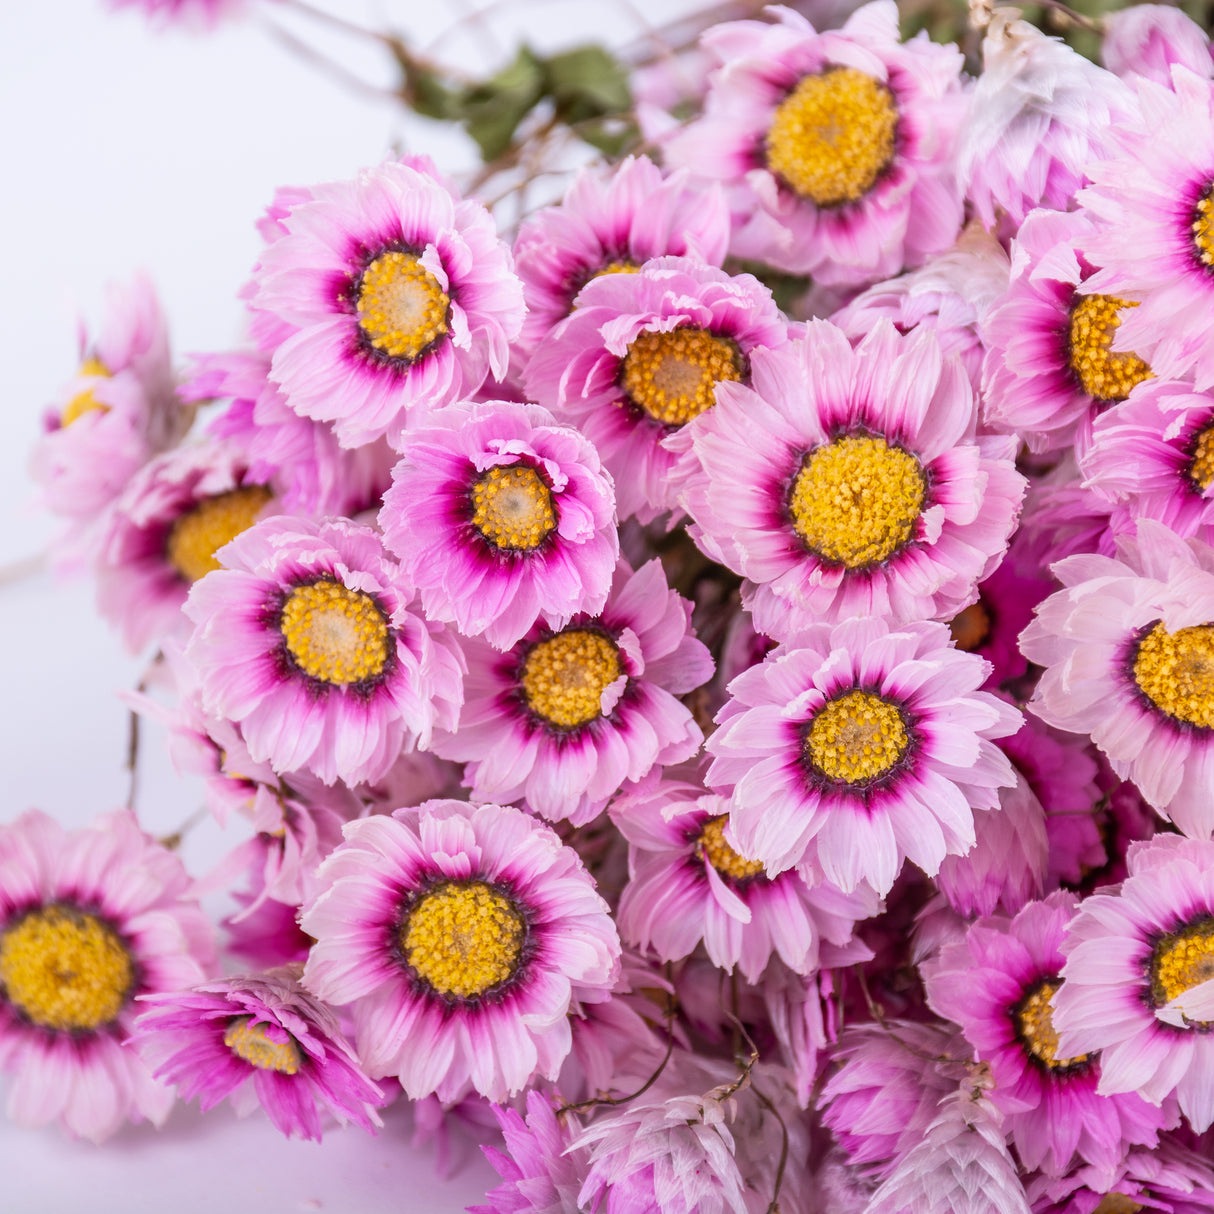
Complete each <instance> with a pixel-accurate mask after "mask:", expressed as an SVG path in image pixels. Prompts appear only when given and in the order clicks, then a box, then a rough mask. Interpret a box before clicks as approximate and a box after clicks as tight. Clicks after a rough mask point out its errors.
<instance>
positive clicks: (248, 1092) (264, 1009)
mask: <svg viewBox="0 0 1214 1214" xmlns="http://www.w3.org/2000/svg"><path fill="white" fill-rule="evenodd" d="M297 975H298V968H297V967H288V968H284V969H278V970H269V971H268V972H266V973H264V974H261V975H253V974H248V975H244V976H241V977H237V978H225V979H224V980H223V981H221V982H210V983H205V984H203V985H201V986H195V987H193V988H191V989H190V990H186V991H178V992H176V993H174V994H163V995H149V996H145V997H144V999H143V1002H144V1003H145V1004H150V1005H151V1010H150V1011H145V1012H144V1013H143V1015H142V1016H140V1017H139V1020H138V1022H137V1024H136V1027H135V1033H134V1036H133V1038H132V1045H133V1046H134V1048H135V1049H136V1050H137V1051H138V1052H139V1055H140V1056H141V1057H142V1058H143V1059H144V1061H145V1062H147V1064H148V1065H149V1066H151V1067H153V1068H155V1071H154V1073H155V1075H156V1077H157V1078H158V1079H164V1080H167V1081H168V1082H169V1083H171V1084H173V1085H174V1086H175V1087H176V1088H177V1090H178V1092H179V1094H180V1095H181V1096H182V1098H183V1099H185V1100H192V1099H193V1098H194V1097H195V1096H197V1097H198V1098H199V1099H198V1104H199V1107H200V1108H201V1110H202V1111H203V1112H204V1113H205V1112H206V1111H207V1110H208V1109H211V1108H214V1107H215V1105H217V1104H219V1102H220V1101H221V1100H225V1099H230V1100H231V1102H232V1107H233V1108H234V1109H235V1110H236V1112H237V1114H238V1115H239V1116H242V1117H243V1116H246V1115H247V1114H249V1113H251V1112H252V1111H253V1110H254V1109H255V1108H257V1107H258V1106H259V1105H260V1106H261V1107H262V1108H263V1109H264V1110H265V1112H266V1115H267V1116H268V1117H269V1118H270V1120H271V1121H272V1122H273V1123H274V1125H275V1126H276V1127H277V1128H278V1129H279V1130H280V1131H281V1132H282V1133H283V1134H285V1135H286V1136H287V1137H288V1138H293V1137H294V1138H311V1139H314V1140H315V1141H317V1142H319V1141H320V1139H321V1112H322V1110H323V1112H324V1113H326V1114H328V1115H329V1116H330V1117H332V1118H335V1119H336V1120H337V1121H338V1122H340V1123H341V1124H343V1125H344V1124H346V1123H350V1122H352V1123H353V1124H355V1125H359V1126H361V1127H362V1128H363V1129H364V1130H373V1129H374V1127H376V1126H378V1125H380V1124H381V1122H380V1119H379V1115H378V1114H377V1113H376V1112H375V1109H376V1106H378V1105H380V1104H382V1103H383V1099H384V1094H383V1092H382V1091H381V1090H380V1088H379V1087H378V1085H376V1084H374V1083H372V1082H371V1080H370V1079H368V1078H367V1076H366V1075H365V1074H364V1073H363V1070H362V1067H361V1066H360V1065H359V1062H358V1058H357V1056H356V1055H355V1053H354V1051H353V1050H352V1049H351V1048H350V1046H349V1045H348V1044H347V1042H346V1039H345V1036H344V1035H343V1034H342V1031H341V1026H340V1025H339V1024H338V1021H337V1017H336V1015H335V1014H334V1013H333V1011H332V1009H330V1008H328V1007H326V1006H325V1005H324V1004H323V1003H321V1002H320V1000H319V999H317V998H315V997H314V996H312V995H310V994H308V992H307V991H305V990H304V989H303V988H302V987H301V986H300V985H299V982H298V977H297Z"/></svg>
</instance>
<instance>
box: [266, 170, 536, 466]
mask: <svg viewBox="0 0 1214 1214" xmlns="http://www.w3.org/2000/svg"><path fill="white" fill-rule="evenodd" d="M310 194H311V197H310V198H309V199H308V200H306V201H302V202H299V203H298V204H296V205H295V206H293V207H292V208H291V209H290V210H289V211H288V212H287V213H286V215H285V217H283V218H282V219H281V220H280V223H281V226H282V227H284V228H286V234H285V235H283V236H280V237H279V238H278V239H277V240H274V241H273V242H272V243H271V244H269V245H268V246H267V247H266V249H265V250H264V251H263V252H262V255H261V263H260V265H259V267H258V269H257V271H256V283H257V286H256V290H255V292H254V294H253V296H252V299H251V301H250V302H251V305H252V306H253V307H254V308H255V309H257V310H261V311H265V312H269V313H270V314H271V315H272V316H274V317H277V318H278V319H279V320H280V321H282V322H283V323H284V324H285V325H288V326H290V327H291V329H292V330H293V332H292V333H291V336H289V337H287V338H286V340H285V341H283V342H282V344H281V345H279V346H278V348H277V349H275V350H274V351H273V363H272V366H271V370H270V378H271V379H272V380H274V382H275V383H277V384H278V385H279V386H280V387H281V388H282V390H283V392H284V393H285V395H286V397H287V402H288V403H289V404H290V406H291V408H292V409H294V410H295V411H296V412H297V413H299V414H300V415H301V416H302V417H309V418H312V419H314V420H317V421H328V422H332V423H333V428H334V431H335V432H336V434H337V437H338V439H339V440H340V441H341V442H342V443H343V444H344V445H345V446H350V447H356V446H361V445H363V444H364V443H368V442H371V441H372V440H374V439H376V438H379V437H380V436H382V435H387V437H388V438H389V440H390V441H393V442H396V441H397V440H399V438H400V435H401V434H402V432H403V431H404V429H405V428H406V426H407V424H408V422H407V417H408V415H409V413H411V412H414V411H416V410H418V409H419V408H422V407H424V408H427V409H429V408H436V407H438V406H440V405H445V404H449V403H450V402H452V401H455V400H460V399H464V398H466V397H468V396H470V395H471V394H472V393H473V392H475V391H476V389H477V388H479V387H480V385H481V383H482V382H483V381H484V379H485V377H486V376H487V375H488V374H489V373H490V372H492V374H493V376H494V378H496V379H499V380H500V379H501V378H502V377H503V376H504V375H505V373H506V365H507V356H508V352H507V345H508V343H509V342H510V341H511V340H513V339H514V338H515V337H516V336H517V335H518V331H519V327H520V326H521V324H522V320H523V312H524V306H523V293H522V287H521V284H520V283H519V280H518V279H517V278H516V277H515V276H514V273H513V271H512V269H511V257H510V251H509V249H507V248H506V246H505V245H504V244H502V243H501V241H499V240H498V238H497V233H496V230H495V228H494V225H493V220H492V217H491V216H490V215H489V213H488V212H487V211H486V210H485V208H484V207H483V206H482V205H481V204H480V203H479V202H474V201H472V200H461V199H460V198H459V197H458V196H457V195H455V194H454V193H453V192H452V190H451V189H450V187H449V186H448V185H447V183H446V182H445V181H443V180H442V179H441V178H439V177H438V176H437V174H436V173H435V172H434V170H433V166H432V165H429V164H428V163H427V162H423V161H421V160H414V161H412V162H410V163H385V164H381V165H379V166H378V167H376V168H373V169H365V170H364V171H363V172H362V173H360V174H359V176H358V177H356V178H355V179H354V180H353V181H349V182H332V183H329V184H327V185H318V186H315V187H313V189H312V190H311V191H310Z"/></svg>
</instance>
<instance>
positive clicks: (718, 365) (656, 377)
mask: <svg viewBox="0 0 1214 1214" xmlns="http://www.w3.org/2000/svg"><path fill="white" fill-rule="evenodd" d="M745 374H746V362H745V360H744V359H743V357H742V353H741V351H740V350H739V349H738V347H737V346H736V345H735V344H734V343H733V342H732V341H730V340H729V339H728V338H725V337H714V336H713V335H712V334H711V333H709V332H708V330H707V329H693V328H684V329H675V330H673V331H672V332H670V333H653V332H650V331H649V330H648V329H646V330H645V331H644V332H642V333H638V334H637V336H636V340H635V341H633V342H632V344H631V345H630V346H629V347H628V353H627V354H625V355H624V359H623V362H622V363H621V366H620V387H621V388H623V389H624V391H625V392H626V393H627V394H628V398H629V400H631V401H632V403H633V404H634V405H636V406H637V408H638V409H641V410H643V411H644V412H645V413H647V414H649V416H650V417H652V418H653V419H654V420H655V421H659V422H662V423H663V424H664V425H667V426H681V425H683V424H684V423H685V422H689V421H691V419H692V418H693V417H699V416H700V414H701V413H703V412H704V410H705V409H709V408H711V407H712V404H713V401H714V396H713V392H714V389H715V388H716V386H717V384H719V383H721V382H722V381H723V380H732V381H734V382H736V381H738V380H740V379H741V378H742V377H743V376H744V375H745Z"/></svg>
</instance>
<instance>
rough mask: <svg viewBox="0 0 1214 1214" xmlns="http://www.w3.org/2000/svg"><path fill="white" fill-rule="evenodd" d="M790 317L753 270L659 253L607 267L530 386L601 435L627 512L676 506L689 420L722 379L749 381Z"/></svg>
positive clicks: (534, 370) (546, 347) (687, 470)
mask: <svg viewBox="0 0 1214 1214" xmlns="http://www.w3.org/2000/svg"><path fill="white" fill-rule="evenodd" d="M787 333H788V325H787V322H786V321H785V320H784V318H783V317H782V316H781V314H780V311H779V309H778V308H777V307H776V304H775V301H774V300H773V299H772V296H771V292H770V291H769V290H768V289H767V287H765V286H764V285H763V284H762V283H761V282H760V281H759V280H758V279H757V278H755V277H753V276H752V275H750V274H737V275H729V274H726V273H725V271H724V270H718V269H716V268H714V267H713V266H708V265H703V264H701V263H700V262H697V261H694V260H692V259H691V258H688V257H660V258H657V259H655V260H653V261H649V262H646V263H645V264H644V265H643V266H641V267H640V268H639V270H638V271H637V273H635V274H611V275H601V276H600V277H598V278H596V279H594V281H593V282H590V283H587V284H586V286H585V288H584V289H583V290H582V293H581V294H580V295H579V296H578V306H577V308H576V310H575V311H574V312H573V314H572V315H571V316H569V317H568V319H566V320H564V321H562V322H561V324H560V325H558V326H557V327H556V328H555V329H554V330H553V331H552V333H551V334H550V335H549V337H548V338H547V340H545V341H544V342H543V343H542V344H541V345H540V347H539V348H538V349H537V350H536V352H535V354H534V355H533V356H532V358H531V360H530V361H529V362H528V364H527V371H526V377H525V382H526V386H527V391H528V392H529V393H530V394H531V395H532V396H534V397H535V399H536V400H538V401H540V402H541V403H543V404H545V405H547V406H548V407H550V408H551V409H552V410H553V411H554V412H555V413H556V414H557V415H558V416H559V417H561V418H563V419H565V420H568V421H569V422H570V423H572V424H574V425H576V426H577V427H578V428H579V429H580V430H582V432H583V433H584V434H586V436H587V437H588V438H589V439H590V440H591V441H592V442H593V443H594V445H595V447H596V448H597V450H598V451H599V454H600V455H601V456H602V458H603V462H604V463H605V464H606V466H607V467H608V469H609V470H610V471H611V473H612V475H613V476H614V477H615V484H616V497H617V500H618V503H619V512H620V517H621V518H622V519H623V518H628V517H629V516H630V515H634V514H635V515H636V516H637V517H638V518H639V519H640V520H641V521H642V522H648V521H649V520H650V519H652V518H654V517H655V516H656V515H658V514H661V513H663V512H664V511H667V510H673V509H677V508H678V505H679V498H680V494H681V492H682V490H683V488H684V486H685V485H686V483H687V482H688V480H689V479H695V477H696V474H697V473H698V467H697V464H696V460H695V459H694V457H692V456H690V455H689V453H688V446H689V443H688V440H687V431H686V429H685V427H686V424H687V423H688V422H689V421H691V420H692V419H693V418H696V417H699V416H701V415H702V414H703V413H704V412H705V411H709V412H711V410H712V404H713V393H714V390H715V388H716V387H717V386H718V385H720V384H725V383H732V382H739V381H740V382H743V383H744V382H747V380H748V379H749V375H750V357H751V355H752V353H753V352H754V351H755V350H756V349H758V348H760V347H764V346H781V345H783V344H784V342H785V341H786V340H787Z"/></svg>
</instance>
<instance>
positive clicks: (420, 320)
mask: <svg viewBox="0 0 1214 1214" xmlns="http://www.w3.org/2000/svg"><path fill="white" fill-rule="evenodd" d="M450 306H451V300H450V297H449V296H448V295H447V293H446V292H445V291H444V290H443V289H442V287H441V286H439V284H438V280H437V279H436V278H435V277H434V275H433V274H431V273H430V271H429V270H427V269H426V267H425V266H423V265H422V263H421V261H420V260H419V259H418V258H417V257H416V256H414V254H412V253H402V252H400V251H398V250H392V251H390V252H387V253H381V254H380V255H379V256H378V257H377V258H376V259H375V260H374V261H373V262H371V264H370V265H369V266H367V268H366V269H365V270H364V271H363V274H362V278H361V279H360V280H359V283H358V301H357V304H356V308H357V311H358V326H359V328H360V329H361V330H362V332H363V336H364V337H366V339H367V341H368V342H370V343H371V345H372V346H373V347H374V348H375V349H376V350H378V351H379V352H380V353H381V354H386V355H388V357H390V358H403V359H405V360H406V361H407V362H416V361H417V359H419V358H420V357H421V356H422V355H423V354H425V352H426V351H427V350H428V349H430V347H431V346H433V345H434V343H435V342H437V341H438V340H439V339H440V338H442V337H445V336H446V333H447V315H448V310H449V308H450Z"/></svg>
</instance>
